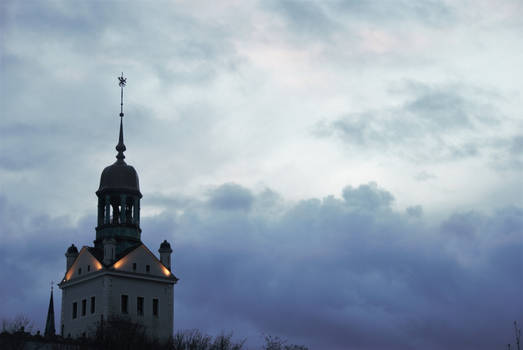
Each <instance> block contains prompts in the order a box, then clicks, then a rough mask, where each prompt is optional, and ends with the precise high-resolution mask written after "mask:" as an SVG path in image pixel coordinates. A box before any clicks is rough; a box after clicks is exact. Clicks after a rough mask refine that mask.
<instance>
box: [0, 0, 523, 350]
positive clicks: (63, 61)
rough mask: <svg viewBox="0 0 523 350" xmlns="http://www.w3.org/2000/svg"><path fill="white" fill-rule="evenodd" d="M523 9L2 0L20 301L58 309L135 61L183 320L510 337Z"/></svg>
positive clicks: (410, 343) (0, 168) (372, 345)
mask: <svg viewBox="0 0 523 350" xmlns="http://www.w3.org/2000/svg"><path fill="white" fill-rule="evenodd" d="M522 33H523V4H522V3H521V2H520V1H518V0H514V1H511V0H492V1H490V0H474V1H472V0H471V1H467V0H464V1H444V0H426V1H410V0H397V1H392V0H382V1H373V0H369V1H363V0H361V1H358V0H347V1H341V0H339V1H337V0H332V1H331V0H328V1H312V0H311V1H219V2H215V1H211V2H200V1H179V2H175V1H169V2H163V1H155V2H146V1H143V2H139V1H131V2H124V1H83V2H70V1H36V0H30V1H10V0H7V1H2V2H1V3H0V45H1V46H0V55H1V56H0V60H1V61H0V96H1V100H0V103H1V104H0V108H1V109H0V114H1V118H0V140H1V142H0V223H1V224H0V238H1V240H2V243H1V244H0V266H1V268H0V279H1V280H2V283H1V286H0V296H1V302H0V316H1V317H2V318H10V317H13V316H14V315H17V314H20V313H22V314H25V315H28V316H29V317H30V318H31V319H33V320H34V324H35V328H37V329H42V327H43V325H44V323H45V313H46V309H47V302H48V297H49V281H51V280H55V281H56V280H59V279H60V278H61V277H62V276H63V274H64V269H65V257H64V252H65V250H66V248H67V247H68V246H69V245H70V244H71V243H75V244H76V245H77V246H82V245H88V244H91V243H92V240H93V239H94V234H95V233H94V227H95V225H96V222H95V219H96V218H95V214H96V205H97V201H96V196H95V193H94V192H95V191H96V189H97V187H98V182H99V176H100V173H101V171H102V169H103V168H104V167H105V166H107V165H109V164H111V163H112V162H113V161H114V160H115V159H114V156H115V154H116V151H115V150H114V146H115V145H116V142H117V128H118V122H119V120H118V117H117V116H118V113H119V102H120V101H119V98H120V96H119V94H120V91H119V88H118V85H117V79H116V77H117V75H119V74H120V73H121V72H122V71H123V72H124V74H125V75H126V76H127V78H128V86H127V87H126V89H125V95H126V99H125V112H126V116H125V118H124V125H125V143H126V145H127V152H126V156H127V158H126V160H127V161H128V163H129V164H132V165H133V166H134V167H135V168H136V169H137V171H138V173H139V175H140V182H141V184H140V185H141V190H142V193H143V194H144V198H143V200H142V204H143V208H142V209H143V210H142V219H143V220H142V229H143V233H142V238H143V240H144V242H145V243H146V244H147V245H148V246H149V247H150V248H151V249H152V250H154V251H156V250H157V247H158V246H159V243H160V242H161V241H162V240H163V239H168V240H170V241H171V243H172V244H173V248H174V254H175V256H174V266H175V267H174V271H175V274H176V275H177V276H178V277H179V278H180V282H179V284H178V285H177V286H176V288H175V328H176V329H191V328H199V329H201V330H202V331H204V332H207V333H210V334H216V333H219V332H221V331H226V332H229V331H234V333H235V336H236V337H237V338H238V339H240V338H245V337H246V338H247V344H249V345H250V346H252V347H254V346H255V345H256V344H258V343H259V342H260V341H261V340H262V337H263V334H273V335H279V336H281V337H284V338H286V339H289V341H290V342H293V343H298V344H305V345H307V346H309V347H310V348H311V349H332V350H340V349H349V348H350V349H364V350H367V349H383V348H387V349H418V348H421V347H423V348H424V349H472V348H473V349H492V348H502V347H503V346H506V344H507V343H508V342H510V341H513V337H512V334H513V333H512V323H513V321H514V320H518V321H519V322H520V323H523V297H522V295H523V115H522V114H523V93H522V88H521V82H522V81H523V70H522V62H523V36H522V35H521V34H522ZM55 297H56V298H57V301H59V300H60V293H59V292H58V293H56V294H55ZM57 304H58V305H57V310H56V312H57V314H58V315H59V312H60V305H59V304H60V303H59V302H57ZM58 318H59V317H58ZM57 321H58V320H57Z"/></svg>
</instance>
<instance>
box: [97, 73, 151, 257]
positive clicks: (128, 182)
mask: <svg viewBox="0 0 523 350" xmlns="http://www.w3.org/2000/svg"><path fill="white" fill-rule="evenodd" d="M118 80H119V85H120V91H121V94H120V135H119V137H118V144H117V145H116V151H117V152H118V154H117V155H116V162H114V163H113V164H111V165H109V166H108V167H106V168H105V169H104V170H103V172H102V176H101V177H100V186H99V188H98V191H96V196H97V197H98V225H97V226H96V240H95V241H94V245H95V247H96V248H103V245H104V241H105V240H111V239H112V240H114V241H116V244H115V249H116V251H115V252H114V253H115V255H118V254H120V253H121V252H123V251H124V250H126V249H128V248H130V247H132V246H135V245H137V244H140V235H141V232H142V230H141V229H140V199H141V198H142V194H141V193H140V185H139V181H138V174H137V172H136V170H135V169H134V168H133V167H132V166H130V165H128V164H127V163H126V162H125V161H124V159H125V155H124V152H125V150H126V147H125V144H124V135H123V117H124V113H123V88H124V86H125V85H126V78H124V77H123V74H122V76H121V77H118Z"/></svg>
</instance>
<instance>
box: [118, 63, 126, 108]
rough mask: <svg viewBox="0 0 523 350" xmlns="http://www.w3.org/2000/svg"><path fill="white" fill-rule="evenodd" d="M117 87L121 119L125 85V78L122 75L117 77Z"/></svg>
mask: <svg viewBox="0 0 523 350" xmlns="http://www.w3.org/2000/svg"><path fill="white" fill-rule="evenodd" d="M118 85H119V86H120V117H123V88H124V87H125V85H127V78H124V77H123V72H122V75H121V76H119V77H118Z"/></svg>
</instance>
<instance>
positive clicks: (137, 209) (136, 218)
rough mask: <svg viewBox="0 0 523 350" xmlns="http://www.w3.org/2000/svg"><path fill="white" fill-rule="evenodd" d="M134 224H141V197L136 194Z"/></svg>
mask: <svg viewBox="0 0 523 350" xmlns="http://www.w3.org/2000/svg"><path fill="white" fill-rule="evenodd" d="M133 221H134V224H136V225H140V197H138V196H134V213H133Z"/></svg>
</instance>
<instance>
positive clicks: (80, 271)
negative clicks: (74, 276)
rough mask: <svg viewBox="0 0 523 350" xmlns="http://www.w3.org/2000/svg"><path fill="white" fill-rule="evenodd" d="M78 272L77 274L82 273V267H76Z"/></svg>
mask: <svg viewBox="0 0 523 350" xmlns="http://www.w3.org/2000/svg"><path fill="white" fill-rule="evenodd" d="M78 274H79V275H81V274H82V268H81V267H80V268H79V269H78Z"/></svg>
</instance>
